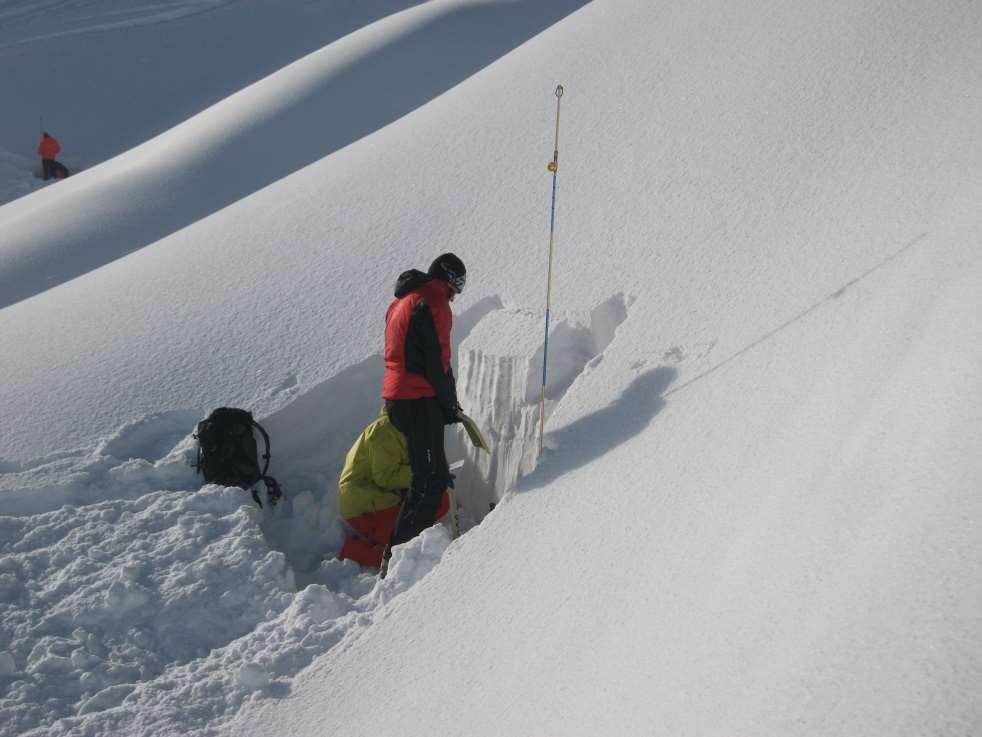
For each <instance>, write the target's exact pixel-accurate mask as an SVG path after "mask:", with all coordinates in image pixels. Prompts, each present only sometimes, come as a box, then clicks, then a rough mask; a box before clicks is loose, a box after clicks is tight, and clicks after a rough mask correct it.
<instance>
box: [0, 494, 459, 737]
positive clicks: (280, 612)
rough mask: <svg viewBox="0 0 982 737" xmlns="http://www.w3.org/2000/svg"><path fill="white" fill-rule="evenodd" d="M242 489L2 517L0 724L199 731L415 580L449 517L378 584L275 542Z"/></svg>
mask: <svg viewBox="0 0 982 737" xmlns="http://www.w3.org/2000/svg"><path fill="white" fill-rule="evenodd" d="M261 522H262V515H261V513H259V511H258V510H257V509H256V508H255V507H254V506H253V505H252V504H251V501H249V500H248V497H247V496H246V495H244V494H243V493H242V491H241V490H239V489H233V488H223V487H216V486H206V487H204V488H203V489H201V490H200V491H197V492H191V491H159V492H154V493H150V494H145V495H143V496H141V497H139V498H137V499H135V500H132V501H119V500H107V501H103V502H99V503H95V504H88V505H86V506H84V507H73V506H65V507H62V508H61V509H58V510H56V511H52V512H47V513H44V514H40V515H34V516H30V517H0V643H2V644H3V649H2V651H0V685H2V688H3V696H2V698H0V732H2V733H3V734H9V735H15V734H18V735H19V734H25V735H28V734H31V735H42V734H44V735H49V734H63V733H70V734H86V735H89V734H91V735H97V734H108V733H110V732H112V730H113V729H115V728H116V725H119V724H122V723H126V724H128V725H129V726H128V727H127V729H128V730H129V731H130V733H133V734H141V735H151V734H153V735H173V734H198V733H199V731H200V730H204V731H205V732H207V731H208V730H209V729H210V728H211V727H212V726H213V723H215V722H220V721H222V720H223V719H225V718H226V717H227V716H228V715H229V714H230V713H234V712H235V710H236V709H237V708H238V707H239V706H240V705H241V704H242V703H243V702H244V701H245V700H248V699H250V698H254V697H255V698H264V697H278V696H283V695H286V694H287V693H288V692H289V682H290V679H291V678H292V677H293V676H295V675H296V673H297V672H299V671H300V670H302V669H303V668H304V667H306V666H307V665H308V664H309V663H310V662H311V661H312V660H313V659H314V658H315V657H317V656H319V655H321V654H323V653H324V652H327V651H328V650H329V649H330V648H331V647H333V646H334V645H335V644H337V643H338V642H340V641H341V640H342V639H343V637H344V636H346V635H348V634H350V633H353V632H355V631H356V630H358V629H359V628H365V627H367V626H369V625H370V624H371V622H372V620H373V617H374V616H376V612H377V611H378V610H379V608H380V606H381V605H382V604H384V603H385V602H387V601H389V600H390V599H391V598H393V597H394V596H396V595H397V594H399V593H400V592H401V591H404V590H405V589H406V588H408V587H410V586H411V585H412V584H413V583H414V582H415V581H417V580H419V579H420V578H421V577H422V576H424V575H425V574H426V573H427V572H428V571H429V570H430V569H431V568H432V567H433V565H435V564H436V562H437V561H438V560H439V559H440V556H441V554H442V552H443V550H444V549H445V548H446V546H447V545H448V543H449V533H448V532H447V531H446V530H445V529H444V528H443V527H436V528H433V529H432V530H429V531H427V533H426V534H425V535H423V536H422V537H421V538H419V539H417V540H415V541H413V542H412V543H411V544H409V545H406V546H402V547H400V548H398V549H397V550H396V554H395V556H394V559H393V562H392V565H391V568H390V573H389V575H388V577H387V578H386V579H385V581H383V582H379V581H377V579H376V577H375V576H374V575H373V574H372V573H371V572H367V573H365V572H362V571H361V570H360V568H359V566H357V565H355V564H353V563H350V562H341V561H337V560H334V559H331V560H328V561H325V562H324V563H322V564H321V565H320V566H319V567H318V568H317V569H316V570H315V571H313V572H308V576H307V578H308V581H313V583H308V585H306V586H305V587H304V588H303V589H302V590H300V591H299V592H298V591H297V587H296V585H295V578H294V574H293V571H292V569H291V568H290V567H289V566H288V565H287V561H286V558H285V557H284V555H283V554H282V553H280V552H276V551H272V550H270V546H269V544H268V542H267V539H266V538H265V537H264V534H263V531H262V525H261Z"/></svg>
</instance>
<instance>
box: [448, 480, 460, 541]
mask: <svg viewBox="0 0 982 737" xmlns="http://www.w3.org/2000/svg"><path fill="white" fill-rule="evenodd" d="M447 494H448V495H449V496H450V530H451V532H452V533H453V539H454V540H456V539H457V538H458V537H460V508H459V507H458V506H457V492H456V490H454V489H447Z"/></svg>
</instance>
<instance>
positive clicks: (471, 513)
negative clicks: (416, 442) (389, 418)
mask: <svg viewBox="0 0 982 737" xmlns="http://www.w3.org/2000/svg"><path fill="white" fill-rule="evenodd" d="M629 304H630V300H628V299H627V298H626V297H625V296H624V295H623V294H617V295H614V296H612V297H610V298H609V299H607V300H606V301H605V302H603V303H602V304H600V305H599V306H597V307H595V308H594V309H592V310H590V311H589V312H588V313H585V314H584V313H572V312H570V313H564V314H562V315H560V316H559V317H558V318H556V319H554V320H553V321H552V323H551V325H550V327H549V350H548V366H547V377H546V379H547V380H546V387H545V399H546V401H545V412H546V421H547V424H548V418H549V415H550V414H551V412H552V411H553V410H554V409H555V408H556V407H557V406H558V405H559V403H560V402H561V401H562V399H563V397H564V396H565V395H566V393H567V392H568V391H569V390H570V389H571V387H572V386H573V384H574V383H575V382H576V379H577V378H578V377H579V376H580V374H582V373H583V371H584V370H585V369H586V368H587V367H588V366H595V365H597V364H598V363H599V362H600V361H601V360H602V356H603V353H604V351H605V350H606V349H607V347H608V346H609V345H610V343H611V342H612V341H613V339H614V336H615V334H616V331H617V328H618V327H619V326H620V324H621V323H622V322H624V320H625V319H626V318H627V312H628V306H629ZM543 338H544V318H543V315H542V314H541V313H535V312H531V311H528V310H521V309H500V310H494V311H492V312H490V313H489V314H487V315H486V316H485V317H484V318H483V319H482V320H481V321H480V322H479V323H478V324H477V325H476V326H475V327H474V329H473V330H472V331H471V332H470V333H469V335H468V336H467V338H466V339H465V340H464V341H462V342H461V344H460V348H459V350H458V353H457V357H458V372H457V376H458V379H457V383H458V394H459V399H460V403H461V406H462V407H463V408H464V411H465V412H467V413H468V414H469V415H470V416H471V417H472V418H473V419H474V420H475V421H476V422H477V424H478V425H479V426H480V427H481V428H482V429H483V431H484V433H485V436H486V437H487V439H488V443H489V444H490V446H491V452H490V453H484V452H483V451H478V450H476V449H475V448H474V447H473V446H472V445H470V443H469V442H467V440H466V437H465V436H464V434H463V431H462V430H460V431H458V433H457V435H458V437H457V438H456V442H457V450H456V452H454V447H453V446H452V445H451V444H450V443H448V452H449V454H450V457H451V458H454V457H461V456H462V457H463V458H464V465H463V467H462V468H461V469H460V470H459V471H458V472H457V482H456V485H457V494H458V499H459V504H460V508H461V520H462V524H463V525H464V526H465V527H467V526H470V525H473V524H477V523H479V522H480V521H481V520H482V519H483V518H484V516H485V515H486V514H487V513H488V512H489V511H490V510H491V509H493V508H494V506H495V505H496V504H497V503H498V502H499V501H500V500H501V498H502V497H503V496H504V495H505V493H506V492H508V491H509V490H510V489H511V488H512V487H513V486H514V485H515V482H516V481H518V479H520V478H521V477H523V476H525V475H527V474H529V473H531V472H532V471H533V470H534V469H535V466H536V463H537V461H538V449H539V448H538V434H539V411H540V396H541V392H542V359H543V352H544V340H543ZM547 442H548V440H547Z"/></svg>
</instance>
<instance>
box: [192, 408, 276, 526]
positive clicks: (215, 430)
mask: <svg viewBox="0 0 982 737" xmlns="http://www.w3.org/2000/svg"><path fill="white" fill-rule="evenodd" d="M254 427H255V428H257V429H258V430H259V432H260V433H262V436H263V440H265V441H266V453H265V454H264V455H263V460H264V461H265V463H264V465H263V469H262V470H261V471H260V470H259V453H258V451H257V449H256V437H255V436H254V435H253V434H252V428H254ZM194 437H195V439H196V440H197V441H198V458H197V461H196V462H195V467H196V468H197V470H198V473H200V474H201V475H203V476H204V477H205V481H206V482H207V483H209V484H221V485H222V486H238V487H239V488H242V489H245V490H246V491H251V492H252V498H253V499H255V500H256V504H258V505H259V506H260V507H262V506H263V503H262V502H261V501H259V493H258V492H257V491H256V489H255V488H254V487H255V485H256V484H257V483H259V482H260V481H263V482H264V483H265V484H266V496H267V498H268V499H269V503H270V504H271V505H273V506H276V502H278V501H279V499H280V497H281V496H282V492H281V491H280V485H279V484H278V483H277V482H276V479H274V478H273V477H272V476H267V475H266V470H267V469H268V468H269V435H267V434H266V431H265V430H264V429H263V428H262V426H261V425H260V424H259V423H258V422H256V421H255V420H254V419H252V414H251V413H250V412H246V411H245V410H244V409H235V408H234V407H219V408H218V409H216V410H214V411H213V412H212V413H211V414H210V415H208V417H207V418H205V419H204V420H202V421H201V422H199V423H198V429H197V432H195V434H194Z"/></svg>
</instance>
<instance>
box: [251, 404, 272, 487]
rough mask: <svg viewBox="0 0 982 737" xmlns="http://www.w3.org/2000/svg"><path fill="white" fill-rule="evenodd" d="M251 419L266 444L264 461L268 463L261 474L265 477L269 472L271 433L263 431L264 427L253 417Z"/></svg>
mask: <svg viewBox="0 0 982 737" xmlns="http://www.w3.org/2000/svg"><path fill="white" fill-rule="evenodd" d="M249 419H250V420H252V424H253V426H254V427H255V428H257V429H258V430H259V432H260V433H261V434H262V436H263V440H264V441H265V443H266V452H265V453H263V460H264V461H266V463H265V465H264V466H263V470H262V471H261V472H260V474H259V476H260V477H264V476H265V475H266V471H268V470H269V433H267V432H266V430H264V429H263V426H262V425H260V424H259V423H258V422H256V421H255V420H253V419H252V415H250V416H249Z"/></svg>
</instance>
